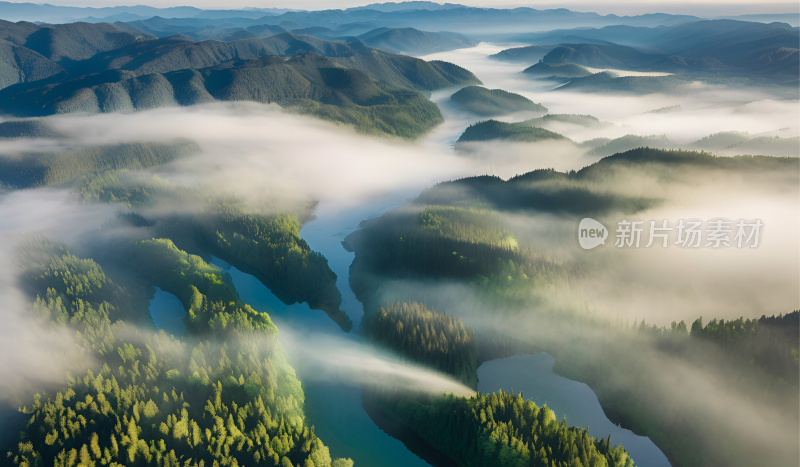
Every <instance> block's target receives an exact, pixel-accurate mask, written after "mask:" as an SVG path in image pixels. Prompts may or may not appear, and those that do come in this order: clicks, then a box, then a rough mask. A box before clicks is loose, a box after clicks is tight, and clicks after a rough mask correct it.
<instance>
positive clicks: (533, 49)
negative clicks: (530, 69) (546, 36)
mask: <svg viewBox="0 0 800 467" xmlns="http://www.w3.org/2000/svg"><path fill="white" fill-rule="evenodd" d="M554 48H555V46H554V45H529V46H525V47H512V48H510V49H505V50H501V51H500V52H497V53H496V54H492V55H489V58H491V59H493V60H500V61H502V62H512V63H536V62H538V61H539V60H541V59H542V58H544V56H545V55H547V53H548V52H550V51H551V50H553V49H554Z"/></svg>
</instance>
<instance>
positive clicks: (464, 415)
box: [364, 303, 633, 467]
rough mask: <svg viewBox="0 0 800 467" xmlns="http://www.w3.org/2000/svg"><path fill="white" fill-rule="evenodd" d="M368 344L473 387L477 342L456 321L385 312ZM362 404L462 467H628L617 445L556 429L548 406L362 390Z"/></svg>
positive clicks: (419, 308)
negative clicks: (374, 344) (392, 350)
mask: <svg viewBox="0 0 800 467" xmlns="http://www.w3.org/2000/svg"><path fill="white" fill-rule="evenodd" d="M368 336H369V338H370V339H372V340H373V341H375V342H378V343H380V344H382V345H385V346H388V347H390V348H392V349H394V350H395V351H396V352H398V353H399V354H400V355H401V356H403V357H405V358H409V359H411V360H412V361H415V362H418V363H422V364H424V365H427V366H430V367H432V368H435V369H437V370H439V371H443V372H446V373H448V374H451V375H453V376H455V377H456V378H458V379H459V380H461V381H462V382H464V383H465V384H469V385H471V386H473V387H474V386H475V383H476V376H477V365H476V358H477V344H476V338H475V334H474V333H473V332H472V330H471V329H470V328H469V327H466V326H464V324H463V323H462V322H461V320H460V319H455V318H452V317H449V316H447V315H444V314H440V313H437V312H435V311H432V310H429V309H428V308H427V307H425V305H423V304H420V303H398V304H395V305H391V304H390V305H389V306H387V307H385V308H381V310H380V311H379V312H378V313H377V315H376V316H375V317H374V318H373V319H372V320H371V321H370V323H369V330H368ZM364 398H365V404H366V406H368V407H369V406H372V405H374V406H376V407H377V408H378V410H382V411H383V412H384V414H386V415H388V416H389V417H391V418H392V419H393V420H394V421H395V422H399V423H400V424H402V426H403V427H405V430H410V431H411V432H413V433H415V434H416V435H418V436H420V437H421V438H422V439H423V440H424V441H425V442H426V443H428V445H429V446H432V448H433V449H435V450H437V451H439V452H441V453H442V454H444V455H445V456H447V457H448V458H449V459H451V460H452V461H455V462H456V463H457V465H459V466H462V467H467V466H498V465H500V466H537V467H538V466H542V467H548V466H562V465H565V466H572V465H582V466H619V467H630V466H633V461H632V460H631V459H630V457H629V455H628V453H627V452H626V451H625V449H624V448H623V447H622V446H621V445H620V446H617V447H615V448H611V446H610V438H608V439H604V440H595V439H594V438H592V437H590V436H589V434H588V431H587V430H586V429H582V428H570V427H568V426H567V423H566V421H562V422H560V423H559V422H558V421H557V420H556V415H555V413H553V411H552V410H550V409H549V408H547V406H546V405H545V406H544V407H541V408H540V407H537V406H536V404H535V403H533V402H531V401H526V400H524V399H523V398H522V394H517V395H516V396H515V395H513V394H510V393H503V392H500V393H497V394H477V395H476V396H474V397H471V398H466V397H459V396H454V395H445V397H440V396H434V397H429V396H424V395H414V394H410V395H409V394H404V395H400V394H396V393H392V392H391V391H379V390H370V391H367V390H365V393H364ZM405 436H407V434H406V435H405ZM400 437H401V439H402V438H404V435H402V434H401V435H400Z"/></svg>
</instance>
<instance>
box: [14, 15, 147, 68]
mask: <svg viewBox="0 0 800 467" xmlns="http://www.w3.org/2000/svg"><path fill="white" fill-rule="evenodd" d="M147 38H152V36H149V35H144V34H135V33H132V32H131V31H129V30H125V29H123V28H120V27H118V26H115V25H113V24H108V23H96V24H91V23H68V24H59V25H54V26H47V27H43V28H40V29H38V30H36V31H34V32H32V33H31V34H30V35H29V36H28V37H27V38H26V39H25V44H24V45H25V47H27V48H29V49H31V50H33V51H36V52H38V53H40V54H42V55H43V56H45V57H47V58H49V59H50V60H53V61H55V62H61V61H77V60H85V59H87V58H90V57H92V56H93V55H95V54H97V53H100V52H106V51H109V50H114V49H118V48H120V47H124V46H126V45H128V44H132V43H135V42H137V41H140V40H143V39H147Z"/></svg>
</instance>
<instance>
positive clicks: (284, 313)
mask: <svg viewBox="0 0 800 467" xmlns="http://www.w3.org/2000/svg"><path fill="white" fill-rule="evenodd" d="M502 48H504V47H501V46H494V45H487V44H481V46H479V47H476V48H474V49H465V50H462V51H454V52H450V53H446V54H436V56H430V57H425V58H426V59H433V58H436V59H443V60H447V61H451V62H453V63H457V64H460V65H462V66H465V67H467V68H468V69H472V70H473V71H475V68H476V67H477V66H478V65H477V63H481V64H482V65H484V68H483V72H482V73H479V75H480V77H481V78H482V79H483V80H484V83H486V85H487V86H490V85H497V86H498V87H501V86H502V87H503V88H504V89H508V90H512V91H513V90H516V89H515V88H518V87H520V86H521V85H520V79H519V78H518V77H517V76H516V75H518V73H519V70H517V69H515V68H514V66H513V65H509V64H504V63H488V62H487V61H486V60H485V58H486V56H487V55H488V54H490V53H494V52H496V51H499V50H501V49H502ZM525 86H530V82H529V81H528V83H527V84H525ZM451 93H452V90H444V91H439V92H435V93H433V96H432V100H433V101H434V102H437V104H439V105H440V108H441V109H442V113H443V114H444V117H445V123H444V124H442V125H440V126H439V127H437V128H436V129H435V130H434V131H433V132H432V133H431V134H430V135H428V137H427V138H426V141H425V142H424V143H425V144H434V145H437V146H439V147H440V148H442V149H445V148H446V149H447V150H449V148H447V146H450V145H452V144H453V142H454V141H455V139H456V138H457V137H458V135H459V134H460V132H461V131H463V128H464V127H465V126H467V125H468V124H469V123H472V121H474V120H472V121H470V120H464V119H463V115H459V114H457V113H455V112H453V111H452V109H450V108H449V107H448V105H447V102H446V100H447V98H448V97H449V95H450V94H451ZM475 120H477V119H475ZM421 177H422V174H421ZM427 182H429V181H427ZM425 183H426V180H421V181H420V182H419V184H418V186H409V187H405V188H403V189H402V190H398V191H394V192H391V193H388V194H386V195H384V196H382V197H374V198H371V199H370V200H368V201H366V202H362V203H359V204H353V205H341V204H335V203H332V202H324V201H323V202H321V203H320V204H319V205H318V206H317V208H316V210H315V213H314V214H315V215H316V218H315V219H314V220H313V221H311V222H309V223H307V224H306V225H305V226H304V227H303V229H302V231H301V236H302V237H303V239H305V241H306V242H307V243H308V244H309V246H310V247H311V249H313V250H314V251H317V252H320V253H322V254H323V255H324V256H325V258H327V260H328V264H329V266H330V268H331V269H332V270H333V271H334V272H335V273H336V276H337V278H338V279H337V283H336V285H337V287H338V288H339V290H340V292H341V294H342V306H341V309H342V310H343V311H345V312H346V313H347V314H348V315H349V316H350V318H351V319H352V320H353V329H357V328H358V326H359V324H360V322H361V318H362V315H363V308H362V306H361V303H360V302H359V301H358V300H357V299H356V297H355V294H354V293H353V291H352V290H351V289H350V286H349V273H350V264H351V263H352V262H353V258H354V254H353V253H350V252H348V251H346V250H345V249H344V248H343V247H342V244H341V242H342V240H343V239H344V238H345V237H346V236H347V235H348V234H350V233H351V232H353V231H355V230H356V229H357V228H358V224H359V223H360V222H361V221H362V220H365V219H370V218H373V217H376V216H379V215H381V214H383V213H384V212H386V211H388V210H389V209H392V208H394V207H396V206H399V205H401V204H402V203H404V202H405V201H406V200H408V199H411V198H413V197H415V196H416V195H417V194H418V193H419V192H420V191H421V190H422V188H423V187H424V186H425ZM212 262H213V263H214V264H215V265H217V266H219V267H220V268H222V269H224V270H226V271H227V272H228V273H229V274H230V275H231V277H232V279H233V283H234V285H235V287H236V290H237V291H238V293H239V295H240V296H241V298H242V299H243V300H244V301H245V302H246V303H248V304H250V306H252V307H253V308H254V309H256V310H260V311H265V312H269V313H270V315H271V317H272V319H273V321H275V323H276V324H277V325H278V327H279V329H283V330H291V332H293V333H294V334H297V335H307V334H309V333H322V334H327V335H331V336H338V337H340V338H341V337H343V338H346V339H351V340H354V341H359V340H360V339H361V338H360V336H358V335H356V334H355V333H350V334H345V333H343V332H342V331H341V329H340V328H339V326H338V325H336V324H335V323H334V322H333V321H332V320H330V319H328V317H327V315H326V314H325V313H324V312H322V311H318V310H311V309H310V308H309V307H308V306H307V305H306V304H294V305H288V306H287V305H285V304H284V303H282V302H281V301H280V300H279V299H278V298H277V297H275V295H273V294H272V293H271V292H270V290H269V289H268V288H267V287H265V286H264V285H263V284H261V282H259V281H258V280H257V279H256V278H255V277H253V276H251V275H249V274H245V273H243V272H241V271H239V270H237V269H236V268H234V267H232V266H230V265H229V264H227V263H225V262H224V261H221V260H219V259H217V258H213V260H212ZM151 314H152V316H153V318H154V321H155V322H156V324H157V325H159V326H160V327H161V326H163V328H164V329H165V330H167V331H168V332H174V333H180V332H181V329H180V328H181V325H180V324H181V323H180V319H182V317H183V314H184V311H183V308H182V307H181V305H180V303H179V302H178V301H177V298H175V297H174V296H172V295H170V294H168V293H166V292H162V291H159V292H158V293H157V294H156V296H155V298H154V299H153V301H152V302H151ZM176 323H177V326H176ZM297 363H300V362H294V361H293V362H292V364H293V365H295V368H298V376H299V377H300V379H301V381H303V388H304V391H305V396H306V413H307V416H308V419H309V421H310V422H311V423H312V424H313V425H315V427H316V433H317V434H318V435H319V436H320V437H321V438H322V439H323V440H324V442H325V444H326V445H328V446H329V448H330V450H331V456H332V457H349V458H352V459H353V460H354V461H355V465H357V466H360V467H364V466H369V467H372V466H375V467H378V466H384V467H415V466H427V465H428V464H427V463H426V462H425V461H423V460H421V459H420V458H419V457H417V456H416V455H415V454H413V453H411V452H410V451H409V450H408V449H407V448H406V447H405V446H404V445H403V444H402V443H401V442H400V441H398V440H396V439H394V438H392V437H390V436H389V435H388V434H386V433H384V432H383V431H382V430H381V429H379V428H378V427H377V426H376V425H375V424H374V423H373V422H372V420H371V419H370V418H369V416H368V415H367V414H366V412H365V411H364V409H363V407H362V405H361V389H360V388H359V387H358V386H353V385H348V384H347V382H344V381H343V382H335V383H332V382H324V383H323V382H316V381H313V380H311V379H304V378H303V373H302V370H300V368H301V367H302V365H297ZM553 363H554V360H553V358H552V357H550V356H549V355H547V354H544V353H541V354H537V355H526V356H517V357H510V358H505V359H501V360H494V361H490V362H486V363H484V364H483V365H481V367H480V368H479V369H478V377H479V383H478V389H479V390H480V391H484V392H488V391H497V390H499V389H502V390H504V391H511V390H512V388H513V390H514V391H516V392H522V394H523V397H526V398H528V399H530V400H533V401H534V402H536V403H537V404H538V405H540V406H541V405H544V404H545V403H547V405H548V407H550V408H552V409H553V410H554V411H555V412H556V414H557V416H558V417H559V419H561V418H562V417H563V416H564V415H566V417H567V422H568V423H569V424H570V425H571V426H579V427H588V428H589V432H590V434H591V435H592V436H594V437H595V438H605V437H606V436H608V435H611V440H612V445H617V444H620V443H621V444H623V446H625V448H626V449H627V450H628V451H629V452H630V453H631V456H632V457H633V459H634V461H635V462H636V465H638V466H639V467H668V466H669V462H668V461H667V458H666V456H665V455H664V454H663V453H662V452H661V451H660V450H659V449H658V448H657V447H656V446H655V445H654V444H653V442H652V441H650V440H649V439H648V438H646V437H642V436H637V435H635V434H633V433H632V432H630V431H628V430H625V429H623V428H620V427H618V426H616V425H614V424H613V423H612V422H611V421H609V420H608V418H606V416H605V414H604V413H603V410H602V408H601V407H600V404H599V402H598V400H597V396H596V395H595V394H594V393H593V392H592V391H591V389H589V387H588V386H586V385H585V384H583V383H578V382H575V381H572V380H569V379H566V378H563V377H561V376H559V375H556V374H555V373H553Z"/></svg>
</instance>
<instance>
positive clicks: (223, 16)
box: [0, 2, 699, 39]
mask: <svg viewBox="0 0 800 467" xmlns="http://www.w3.org/2000/svg"><path fill="white" fill-rule="evenodd" d="M152 17H159V18H164V19H170V18H172V19H174V18H182V19H196V20H200V21H201V22H204V23H205V25H207V26H212V27H216V26H220V25H221V24H224V27H225V28H241V29H246V28H248V27H250V26H256V25H261V24H268V25H280V24H281V23H284V22H291V23H294V24H297V25H299V26H300V27H304V28H308V27H327V28H330V29H334V30H335V29H339V28H340V27H342V26H346V25H349V24H358V23H370V27H369V29H375V28H377V27H388V28H404V27H412V28H416V29H422V30H432V31H440V30H442V27H443V25H446V29H447V30H449V31H454V32H459V33H462V34H468V35H471V36H474V35H485V36H486V37H488V36H490V35H497V34H501V35H502V34H509V33H523V32H529V31H532V30H534V31H535V30H551V29H553V28H558V27H576V26H577V27H602V26H607V25H614V24H626V25H635V26H658V25H674V24H680V23H684V22H687V21H696V20H698V19H699V18H697V17H695V16H688V15H667V14H660V13H658V14H648V15H639V16H617V15H599V14H597V13H580V12H573V11H570V10H567V9H563V8H562V9H553V10H536V9H533V8H513V9H496V8H474V7H467V6H463V5H455V4H445V5H439V4H436V3H432V2H405V3H400V4H397V3H385V4H372V5H368V6H365V7H358V8H350V9H346V10H323V11H297V10H285V9H284V10H281V9H244V10H201V9H198V8H194V7H171V8H154V7H148V6H132V7H121V6H120V7H106V8H78V7H65V6H55V5H49V4H44V5H36V4H33V3H10V2H0V18H3V19H5V20H8V21H37V22H44V23H65V22H74V21H87V22H116V21H128V22H129V21H139V20H147V19H149V18H152ZM474 38H476V39H480V38H479V37H474ZM482 38H485V37H482Z"/></svg>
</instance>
